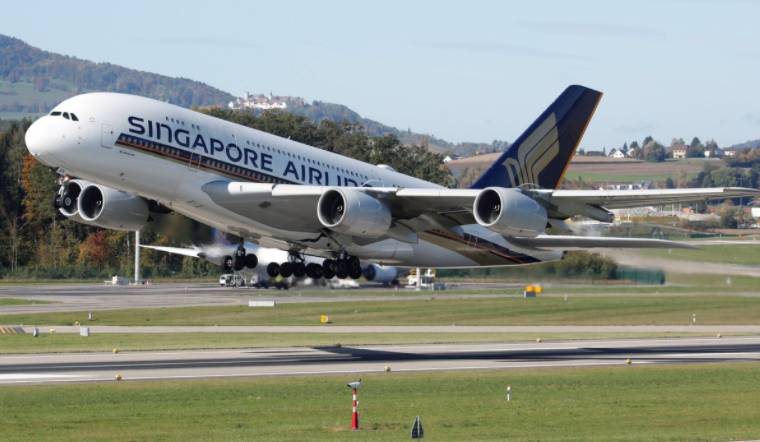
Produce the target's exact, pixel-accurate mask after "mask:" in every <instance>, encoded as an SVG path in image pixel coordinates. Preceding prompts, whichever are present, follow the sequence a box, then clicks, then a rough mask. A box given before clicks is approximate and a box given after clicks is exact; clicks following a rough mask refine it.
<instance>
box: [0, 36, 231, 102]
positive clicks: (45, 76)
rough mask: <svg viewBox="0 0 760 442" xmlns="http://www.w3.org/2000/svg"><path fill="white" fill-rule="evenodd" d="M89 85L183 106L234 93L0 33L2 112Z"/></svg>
mask: <svg viewBox="0 0 760 442" xmlns="http://www.w3.org/2000/svg"><path fill="white" fill-rule="evenodd" d="M87 91H111V92H124V93H129V94H137V95H143V96H146V97H152V98H155V99H158V100H162V101H168V102H170V103H174V104H177V105H180V106H183V107H192V106H207V105H224V104H226V103H227V102H229V101H230V100H231V99H232V98H233V96H232V95H231V94H229V93H227V92H224V91H222V90H219V89H216V88H214V87H211V86H209V85H207V84H205V83H201V82H199V81H194V80H189V79H186V78H172V77H168V76H166V75H159V74H153V73H150V72H142V71H138V70H135V69H128V68H125V67H122V66H117V65H115V64H111V63H94V62H91V61H87V60H82V59H79V58H76V57H70V56H66V55H60V54H54V53H52V52H48V51H43V50H42V49H38V48H35V47H33V46H30V45H28V44H27V43H25V42H23V41H21V40H19V39H17V38H13V37H8V36H5V35H0V113H3V114H29V113H41V112H46V111H48V110H50V108H51V107H53V106H54V105H55V104H58V103H59V102H60V101H62V100H63V99H65V98H67V97H70V96H73V95H76V94H79V93H82V92H87Z"/></svg>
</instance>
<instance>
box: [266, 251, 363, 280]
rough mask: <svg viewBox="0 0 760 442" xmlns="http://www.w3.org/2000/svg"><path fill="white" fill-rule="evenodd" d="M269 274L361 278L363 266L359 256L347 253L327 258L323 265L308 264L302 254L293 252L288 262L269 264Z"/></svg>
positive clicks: (298, 276)
mask: <svg viewBox="0 0 760 442" xmlns="http://www.w3.org/2000/svg"><path fill="white" fill-rule="evenodd" d="M267 274H268V275H269V276H270V277H271V278H275V277H277V276H278V275H279V276H282V277H283V278H288V277H290V276H295V277H296V278H301V277H303V276H308V277H309V278H312V279H319V278H325V279H332V278H334V277H336V276H337V277H338V278H340V279H345V278H348V277H350V278H352V279H359V278H360V277H361V276H362V268H361V264H360V263H359V258H357V257H355V256H349V255H347V254H345V253H343V254H341V255H340V256H339V257H338V259H325V260H324V262H322V264H321V265H320V264H317V263H313V262H312V263H309V264H306V263H305V262H304V258H303V257H302V256H299V255H295V254H292V255H290V261H288V262H283V263H282V264H278V263H276V262H272V263H269V265H267Z"/></svg>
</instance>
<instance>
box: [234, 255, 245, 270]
mask: <svg viewBox="0 0 760 442" xmlns="http://www.w3.org/2000/svg"><path fill="white" fill-rule="evenodd" d="M243 267H245V257H242V258H239V257H237V256H236V257H235V264H233V265H232V268H233V269H235V270H236V271H238V272H239V271H241V270H243Z"/></svg>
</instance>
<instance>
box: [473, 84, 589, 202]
mask: <svg viewBox="0 0 760 442" xmlns="http://www.w3.org/2000/svg"><path fill="white" fill-rule="evenodd" d="M601 97H602V93H601V92H599V91H595V90H593V89H589V88H587V87H583V86H575V85H574V86H570V87H568V88H567V89H565V91H564V92H562V94H560V96H559V97H557V99H556V100H554V102H553V103H552V104H551V105H549V107H548V108H546V110H545V111H544V112H543V113H542V114H541V115H540V116H539V117H538V119H536V121H534V122H533V124H531V125H530V127H528V129H527V130H526V131H525V132H523V134H522V135H520V137H519V138H517V140H515V142H514V143H513V144H512V145H510V146H509V147H508V148H507V150H506V151H504V153H503V154H502V155H501V156H500V157H499V159H498V160H496V162H495V163H493V164H492V165H491V166H490V167H489V168H488V169H487V170H486V171H485V172H484V173H483V175H481V176H480V178H478V179H477V181H475V183H474V184H473V185H472V186H471V188H473V189H483V188H486V187H491V186H498V187H519V186H523V185H531V186H534V187H540V188H544V189H554V188H557V187H558V186H559V184H560V181H561V180H562V177H563V176H564V175H565V171H566V170H567V166H568V165H569V164H570V160H571V159H572V158H573V156H574V155H575V150H576V149H577V148H578V144H579V143H580V141H581V138H582V137H583V133H584V132H585V131H586V126H588V123H589V121H590V120H591V116H592V115H593V114H594V111H595V110H596V106H597V104H599V100H600V99H601Z"/></svg>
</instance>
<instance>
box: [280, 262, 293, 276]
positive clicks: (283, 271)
mask: <svg viewBox="0 0 760 442" xmlns="http://www.w3.org/2000/svg"><path fill="white" fill-rule="evenodd" d="M292 274H293V264H291V263H289V262H283V263H282V264H280V275H282V277H283V278H288V277H290V275H292Z"/></svg>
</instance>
